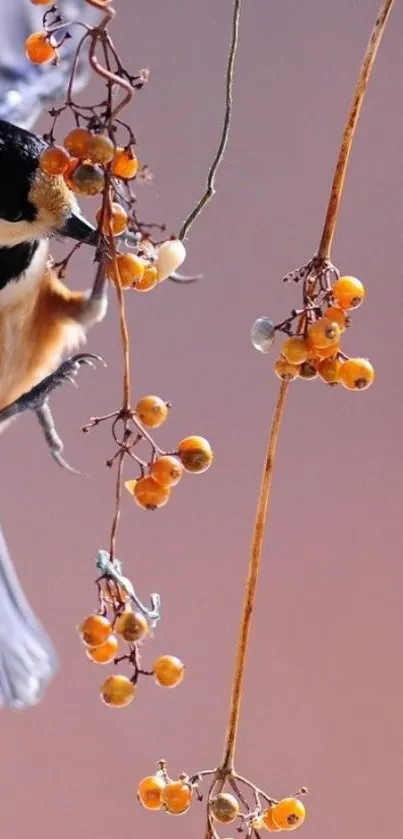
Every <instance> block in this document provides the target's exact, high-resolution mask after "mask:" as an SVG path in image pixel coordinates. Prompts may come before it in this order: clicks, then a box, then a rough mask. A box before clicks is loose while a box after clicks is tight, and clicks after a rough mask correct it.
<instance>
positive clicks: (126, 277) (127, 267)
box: [108, 253, 145, 288]
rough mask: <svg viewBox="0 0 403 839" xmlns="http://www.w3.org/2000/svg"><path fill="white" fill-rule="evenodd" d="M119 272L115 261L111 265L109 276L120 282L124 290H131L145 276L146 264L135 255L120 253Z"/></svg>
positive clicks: (118, 258) (118, 260)
mask: <svg viewBox="0 0 403 839" xmlns="http://www.w3.org/2000/svg"><path fill="white" fill-rule="evenodd" d="M116 265H117V269H118V270H117V271H116V266H115V263H114V261H111V262H110V263H109V269H108V274H109V276H110V277H111V279H112V280H114V281H115V282H116V281H117V277H118V276H119V281H120V284H121V286H122V288H131V287H132V286H133V285H134V284H135V283H136V282H138V281H139V280H141V279H142V278H143V276H144V271H145V263H144V261H143V260H142V259H140V257H139V256H136V254H134V253H120V254H118V256H117V257H116Z"/></svg>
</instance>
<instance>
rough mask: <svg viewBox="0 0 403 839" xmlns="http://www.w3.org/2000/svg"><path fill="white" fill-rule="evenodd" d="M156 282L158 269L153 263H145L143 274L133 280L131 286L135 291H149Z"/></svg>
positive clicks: (157, 280)
mask: <svg viewBox="0 0 403 839" xmlns="http://www.w3.org/2000/svg"><path fill="white" fill-rule="evenodd" d="M158 282H159V277H158V271H157V269H156V267H155V265H147V266H146V268H145V271H144V274H143V276H142V277H141V279H139V280H136V281H135V282H134V284H133V288H134V290H135V291H151V289H152V288H155V286H157V285H158Z"/></svg>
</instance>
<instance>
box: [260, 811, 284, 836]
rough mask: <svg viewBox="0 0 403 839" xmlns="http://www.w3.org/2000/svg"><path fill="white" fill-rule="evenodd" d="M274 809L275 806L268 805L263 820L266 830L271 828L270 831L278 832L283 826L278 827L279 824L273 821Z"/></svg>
mask: <svg viewBox="0 0 403 839" xmlns="http://www.w3.org/2000/svg"><path fill="white" fill-rule="evenodd" d="M273 809H274V808H273V807H267V808H266V810H263V813H262V822H263V824H264V826H265V828H266V830H269V831H270V833H278V832H279V831H280V830H281V828H280V827H277V825H276V824H275V822H274V821H273Z"/></svg>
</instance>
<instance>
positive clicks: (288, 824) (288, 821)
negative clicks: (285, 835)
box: [272, 798, 306, 830]
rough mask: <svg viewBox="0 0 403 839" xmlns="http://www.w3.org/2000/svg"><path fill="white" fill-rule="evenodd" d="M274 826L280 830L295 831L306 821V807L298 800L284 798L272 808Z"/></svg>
mask: <svg viewBox="0 0 403 839" xmlns="http://www.w3.org/2000/svg"><path fill="white" fill-rule="evenodd" d="M272 816H273V821H274V824H275V825H277V827H279V828H280V830H295V828H296V827H299V826H300V825H301V824H302V823H303V821H305V816H306V812H305V807H304V805H303V803H302V801H299V799H298V798H283V800H282V801H279V803H278V804H275V805H274V807H273V808H272Z"/></svg>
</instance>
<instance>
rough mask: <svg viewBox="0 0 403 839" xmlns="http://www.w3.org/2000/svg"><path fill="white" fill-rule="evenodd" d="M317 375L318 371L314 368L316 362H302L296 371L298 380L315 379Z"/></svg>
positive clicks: (309, 360)
mask: <svg viewBox="0 0 403 839" xmlns="http://www.w3.org/2000/svg"><path fill="white" fill-rule="evenodd" d="M317 375H318V370H317V367H316V362H315V361H313V360H312V359H308V361H304V363H303V364H301V366H300V368H299V370H298V376H299V378H300V379H316V377H317Z"/></svg>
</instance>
